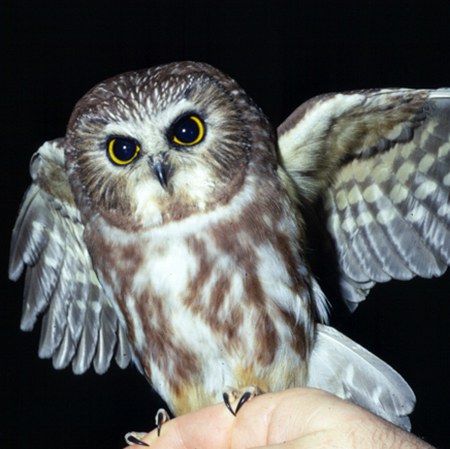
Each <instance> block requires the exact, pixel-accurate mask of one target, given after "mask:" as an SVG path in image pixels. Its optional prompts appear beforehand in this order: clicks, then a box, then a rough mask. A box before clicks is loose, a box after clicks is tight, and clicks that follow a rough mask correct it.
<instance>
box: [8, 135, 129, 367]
mask: <svg viewBox="0 0 450 449" xmlns="http://www.w3.org/2000/svg"><path fill="white" fill-rule="evenodd" d="M30 173H31V177H32V180H33V183H32V184H31V186H30V187H29V189H28V191H27V192H26V194H25V197H24V199H23V203H22V205H21V208H20V211H19V216H18V218H17V221H16V224H15V227H14V230H13V234H12V241H11V254H10V264H9V277H10V279H11V280H17V279H18V278H19V277H20V275H21V274H22V272H23V270H24V268H25V267H26V277H25V291H24V303H23V312H22V320H21V329H22V330H26V331H28V330H32V329H33V327H34V324H35V322H36V319H37V316H38V315H39V314H41V313H42V314H43V320H42V327H41V339H40V343H39V356H40V357H42V358H50V357H52V359H53V366H54V367H55V368H65V367H66V366H67V365H68V364H69V363H70V362H72V368H73V371H74V372H75V373H77V374H79V373H83V372H84V371H86V370H87V369H88V368H89V366H90V365H91V364H93V366H94V368H95V370H96V372H98V373H104V372H105V371H106V370H107V369H108V367H109V364H110V361H111V358H112V356H113V355H114V353H115V359H116V362H117V364H118V365H119V366H120V367H122V368H125V367H126V366H128V364H129V362H130V360H131V358H132V351H131V348H130V345H129V343H128V340H127V337H126V335H125V332H124V329H123V327H122V326H121V325H120V324H119V321H118V316H117V313H116V312H115V310H114V308H113V306H112V304H111V302H110V301H109V300H108V298H107V297H106V296H105V294H104V292H103V289H102V287H101V286H100V284H99V282H98V279H97V276H96V274H95V272H94V270H93V268H92V262H91V259H90V257H89V254H88V251H87V248H86V245H85V243H84V240H83V230H84V227H83V224H82V223H81V220H80V214H79V211H78V209H77V207H76V205H75V202H74V199H73V196H72V192H71V189H70V186H69V181H68V179H67V174H66V171H65V167H64V150H63V140H62V139H57V140H53V141H50V142H47V143H45V144H44V145H42V147H41V148H40V149H39V150H38V151H37V152H36V153H35V154H34V155H33V158H32V160H31V164H30Z"/></svg>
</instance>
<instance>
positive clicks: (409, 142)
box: [278, 89, 450, 310]
mask: <svg viewBox="0 0 450 449" xmlns="http://www.w3.org/2000/svg"><path fill="white" fill-rule="evenodd" d="M278 135H279V140H278V142H279V149H280V164H281V166H282V168H280V170H286V172H287V173H288V174H289V176H290V178H291V179H292V180H293V181H294V184H295V186H296V190H297V195H298V202H299V205H300V207H301V208H303V211H304V213H305V216H306V217H307V218H308V217H310V216H311V215H317V216H319V217H322V218H323V222H324V223H325V224H326V226H325V228H324V229H323V230H322V234H321V233H320V232H318V231H317V230H314V234H315V235H313V236H311V237H310V245H311V246H312V247H313V249H317V250H318V251H321V256H322V259H321V260H320V262H318V263H316V264H315V265H316V271H317V273H318V276H319V278H320V280H322V281H323V282H324V283H326V280H327V278H329V279H333V282H335V280H336V279H337V280H338V281H337V283H338V284H339V287H340V296H341V297H342V298H343V299H344V300H346V301H347V302H348V305H349V307H350V309H352V310H353V309H354V308H355V306H356V304H357V303H358V302H359V301H361V300H363V299H364V298H365V296H366V295H367V293H368V291H369V290H370V288H371V287H372V286H373V285H374V284H375V283H377V282H386V281H389V280H390V279H401V280H407V279H411V278H412V277H414V276H421V277H427V278H429V277H433V276H440V275H442V274H443V273H444V272H445V270H446V269H447V266H448V265H449V264H450V89H439V90H412V89H382V90H368V91H359V92H349V93H343V94H328V95H322V96H319V97H316V98H314V99H312V100H309V101H308V102H307V103H305V104H304V105H302V106H300V108H298V109H297V110H296V111H295V112H294V113H293V114H292V115H291V116H290V117H289V118H288V119H287V120H286V121H285V122H284V123H283V124H282V125H281V126H280V127H279V129H278ZM285 177H286V176H285V175H283V179H284V178H285ZM310 227H311V226H310ZM318 235H320V237H318ZM324 236H325V237H324ZM322 241H324V242H327V245H328V246H327V247H325V246H324V244H323V243H322ZM327 258H328V259H327ZM333 260H334V261H335V262H337V263H334V265H335V266H336V265H337V273H333V274H330V273H327V272H326V271H325V270H324V269H323V267H325V266H327V267H328V266H332V265H333V263H332V262H330V261H333ZM313 264H314V262H313ZM318 265H321V266H322V268H321V267H320V266H319V267H318Z"/></svg>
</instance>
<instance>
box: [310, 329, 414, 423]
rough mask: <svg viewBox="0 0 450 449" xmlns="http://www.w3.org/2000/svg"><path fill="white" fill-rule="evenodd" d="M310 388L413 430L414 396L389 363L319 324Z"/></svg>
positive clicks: (311, 368) (311, 367)
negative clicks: (329, 393) (345, 400)
mask: <svg viewBox="0 0 450 449" xmlns="http://www.w3.org/2000/svg"><path fill="white" fill-rule="evenodd" d="M308 386H309V387H314V388H321V389H323V390H326V391H329V392H331V393H334V394H336V395H337V396H339V397H341V398H343V399H349V400H352V401H353V402H356V403H357V404H359V405H361V406H362V407H364V408H366V409H368V410H370V411H372V412H373V413H375V414H377V415H379V416H381V417H383V418H385V419H387V420H389V421H391V422H393V423H394V424H397V425H398V426H400V427H402V428H404V429H408V430H409V429H410V428H411V423H410V420H409V418H408V415H409V414H410V413H411V412H412V411H413V408H414V404H415V400H416V398H415V395H414V392H413V391H412V390H411V388H410V387H409V385H408V384H407V383H406V382H405V380H404V379H403V378H402V377H401V376H400V374H398V373H397V372H396V371H395V370H394V369H392V368H391V367H390V366H389V365H388V364H386V363H385V362H383V361H382V360H381V359H379V358H378V357H376V356H375V355H374V354H372V353H370V352H369V351H367V350H366V349H364V348H363V347H362V346H360V345H358V344H357V343H355V342H354V341H352V340H351V339H350V338H348V337H346V336H345V335H343V334H341V333H340V332H338V331H337V330H336V329H333V328H332V327H329V326H325V325H323V324H319V325H318V327H317V335H316V343H315V345H314V349H313V352H312V354H311V357H310V362H309V380H308Z"/></svg>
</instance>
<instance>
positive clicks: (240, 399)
mask: <svg viewBox="0 0 450 449" xmlns="http://www.w3.org/2000/svg"><path fill="white" fill-rule="evenodd" d="M260 393H261V391H260V389H259V388H258V387H257V386H255V385H250V386H248V387H245V388H243V389H241V390H237V389H236V388H227V389H226V390H225V391H224V393H223V402H224V403H225V405H226V407H227V409H228V410H229V411H230V413H231V414H232V415H234V416H236V413H237V412H238V411H239V410H240V409H241V407H242V406H243V405H244V404H245V403H246V402H247V401H249V400H250V399H253V398H254V397H255V396H257V395H258V394H260Z"/></svg>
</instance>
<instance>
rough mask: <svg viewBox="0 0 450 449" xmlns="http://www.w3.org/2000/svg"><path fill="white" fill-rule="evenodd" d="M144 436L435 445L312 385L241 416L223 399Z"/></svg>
mask: <svg viewBox="0 0 450 449" xmlns="http://www.w3.org/2000/svg"><path fill="white" fill-rule="evenodd" d="M143 441H145V442H146V443H147V444H150V445H151V447H152V449H158V448H161V449H247V448H261V449H262V448H263V447H268V446H270V449H321V448H333V449H353V448H355V449H361V448H362V447H364V448H365V449H386V448H390V449H433V448H432V446H430V445H429V444H427V443H425V442H424V441H422V440H420V439H419V438H417V437H415V436H414V435H412V434H410V433H408V432H405V431H403V430H401V429H399V428H397V427H395V426H393V425H392V424H390V423H388V422H386V421H384V420H383V419H381V418H378V417H377V416H375V415H373V414H372V413H370V412H368V411H366V410H364V409H362V408H361V407H359V406H357V405H355V404H352V403H351V402H349V401H344V400H342V399H339V398H337V397H336V396H334V395H331V394H329V393H325V392H323V391H321V390H316V389H311V388H297V389H291V390H286V391H283V392H280V393H268V394H264V395H261V396H258V397H255V398H254V399H252V400H251V401H249V402H247V403H246V404H244V406H243V407H242V408H241V409H240V410H239V412H238V414H237V415H236V417H234V416H233V415H232V414H231V413H230V412H229V411H228V410H227V409H226V407H225V406H224V405H223V404H218V405H214V406H210V407H206V408H203V409H200V410H197V411H195V412H192V413H189V414H187V415H183V416H180V417H178V418H176V419H173V420H171V421H169V422H167V423H165V424H164V425H163V426H162V429H161V435H160V437H158V436H157V435H156V431H153V432H151V433H149V434H147V435H146V436H145V437H144V438H143ZM129 447H130V448H133V449H140V448H142V447H143V446H138V445H132V446H129Z"/></svg>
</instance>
